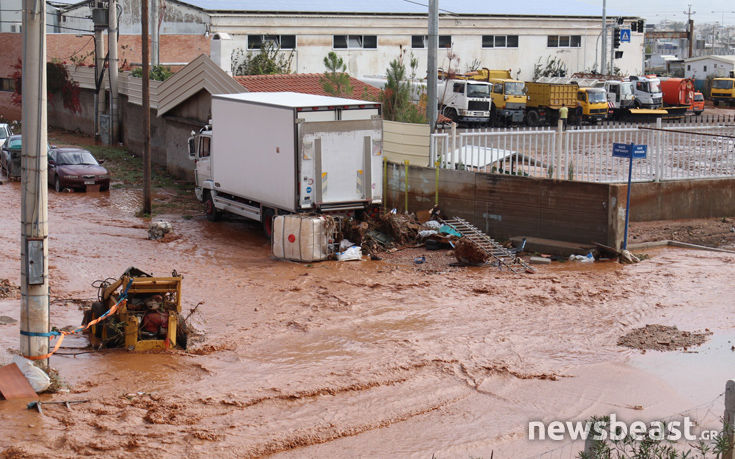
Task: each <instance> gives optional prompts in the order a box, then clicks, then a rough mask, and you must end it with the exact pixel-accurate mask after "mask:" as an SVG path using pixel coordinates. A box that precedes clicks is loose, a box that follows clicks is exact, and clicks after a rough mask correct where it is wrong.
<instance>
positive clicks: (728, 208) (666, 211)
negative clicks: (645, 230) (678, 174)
mask: <svg viewBox="0 0 735 459" xmlns="http://www.w3.org/2000/svg"><path fill="white" fill-rule="evenodd" d="M630 207H631V212H630V219H631V221H638V222H642V221H654V220H675V219H680V218H715V217H732V216H735V178H732V179H709V180H677V181H670V182H659V183H656V182H647V183H634V184H633V187H632V189H631V195H630Z"/></svg>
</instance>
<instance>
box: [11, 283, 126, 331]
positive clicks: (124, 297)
mask: <svg viewBox="0 0 735 459" xmlns="http://www.w3.org/2000/svg"><path fill="white" fill-rule="evenodd" d="M131 285H133V279H130V280H129V281H128V285H126V286H125V289H124V290H123V292H122V294H121V295H120V299H119V300H118V301H117V303H116V305H115V306H117V305H118V304H120V303H122V301H123V300H124V299H126V298H127V297H128V289H129V288H130V286H131ZM111 310H112V309H108V310H107V312H105V313H104V314H102V315H101V316H100V318H105V317H107V316H108V315H110V311H111ZM82 330H84V327H79V328H77V329H76V330H74V331H73V332H72V333H79V332H81V331H82ZM20 334H21V335H23V336H38V337H41V338H50V337H52V336H61V332H57V331H50V332H43V333H42V332H30V331H25V330H21V331H20Z"/></svg>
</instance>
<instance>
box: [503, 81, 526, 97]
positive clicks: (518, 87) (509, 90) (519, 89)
mask: <svg viewBox="0 0 735 459" xmlns="http://www.w3.org/2000/svg"><path fill="white" fill-rule="evenodd" d="M505 94H506V95H508V96H522V95H523V83H520V82H518V83H505Z"/></svg>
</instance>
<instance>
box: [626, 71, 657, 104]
mask: <svg viewBox="0 0 735 459" xmlns="http://www.w3.org/2000/svg"><path fill="white" fill-rule="evenodd" d="M630 81H631V82H632V83H633V94H634V95H635V107H636V108H652V109H658V108H661V107H663V94H662V93H661V81H660V80H659V79H658V78H653V77H645V76H632V77H630Z"/></svg>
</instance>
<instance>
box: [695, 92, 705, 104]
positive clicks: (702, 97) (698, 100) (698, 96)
mask: <svg viewBox="0 0 735 459" xmlns="http://www.w3.org/2000/svg"><path fill="white" fill-rule="evenodd" d="M694 100H696V101H697V102H700V101H703V100H704V95H702V94H694Z"/></svg>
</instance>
